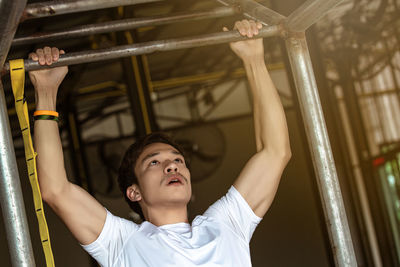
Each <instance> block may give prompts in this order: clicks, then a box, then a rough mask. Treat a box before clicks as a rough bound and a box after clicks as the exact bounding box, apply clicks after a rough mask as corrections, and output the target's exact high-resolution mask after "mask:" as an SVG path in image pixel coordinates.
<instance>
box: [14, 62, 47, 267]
mask: <svg viewBox="0 0 400 267" xmlns="http://www.w3.org/2000/svg"><path fill="white" fill-rule="evenodd" d="M10 75H11V86H12V89H13V93H14V99H15V109H16V111H17V116H18V120H19V125H20V127H21V131H22V137H23V139H24V147H25V158H26V164H27V166H28V174H29V181H30V183H31V188H32V194H33V202H34V204H35V210H36V217H37V220H38V223H39V233H40V240H41V241H42V246H43V251H44V256H45V258H46V265H47V267H54V259H53V252H52V251H51V245H50V236H49V230H48V228H47V222H46V218H45V215H44V210H43V202H42V196H41V194H40V189H39V183H38V179H37V172H36V152H35V151H34V149H33V144H32V137H31V130H30V127H29V115H28V105H27V103H26V101H25V95H24V83H25V69H24V60H23V59H17V60H11V61H10Z"/></svg>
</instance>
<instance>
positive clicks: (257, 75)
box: [244, 57, 290, 154]
mask: <svg viewBox="0 0 400 267" xmlns="http://www.w3.org/2000/svg"><path fill="white" fill-rule="evenodd" d="M244 64H245V69H246V73H247V77H248V80H249V83H250V86H251V89H252V93H253V105H254V106H253V108H254V127H255V138H256V145H257V151H261V150H266V151H272V152H273V153H283V154H286V153H289V154H290V145H289V136H288V129H287V124H286V118H285V113H284V110H283V106H282V103H281V101H280V98H279V94H278V92H277V90H276V88H275V86H274V84H273V82H272V80H271V77H270V75H269V73H268V70H267V67H266V65H265V62H264V58H263V57H257V58H252V59H249V60H246V61H245V62H244Z"/></svg>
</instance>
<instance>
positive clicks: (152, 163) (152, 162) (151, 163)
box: [149, 160, 158, 166]
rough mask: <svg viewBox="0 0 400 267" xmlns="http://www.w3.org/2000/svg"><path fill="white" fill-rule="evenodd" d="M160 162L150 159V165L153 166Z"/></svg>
mask: <svg viewBox="0 0 400 267" xmlns="http://www.w3.org/2000/svg"><path fill="white" fill-rule="evenodd" d="M157 164H158V160H152V161H150V164H149V165H150V166H152V165H157Z"/></svg>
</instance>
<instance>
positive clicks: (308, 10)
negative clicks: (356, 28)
mask: <svg viewBox="0 0 400 267" xmlns="http://www.w3.org/2000/svg"><path fill="white" fill-rule="evenodd" d="M342 1H343V0H308V1H307V2H305V3H304V4H302V5H301V6H300V7H298V8H297V9H296V10H295V11H293V13H292V14H290V15H289V16H288V17H287V21H286V28H287V29H288V30H289V31H293V32H303V31H305V30H307V29H308V27H310V26H311V25H313V24H314V23H315V22H317V21H318V20H319V19H320V18H321V17H322V16H324V15H325V14H326V12H327V11H328V10H330V9H331V8H333V7H335V6H336V5H338V4H339V3H340V2H342Z"/></svg>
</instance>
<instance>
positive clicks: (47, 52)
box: [43, 46, 53, 65]
mask: <svg viewBox="0 0 400 267" xmlns="http://www.w3.org/2000/svg"><path fill="white" fill-rule="evenodd" d="M43 52H44V58H45V60H46V64H47V65H51V64H52V63H53V57H52V55H51V48H50V47H48V46H45V47H44V48H43Z"/></svg>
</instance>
